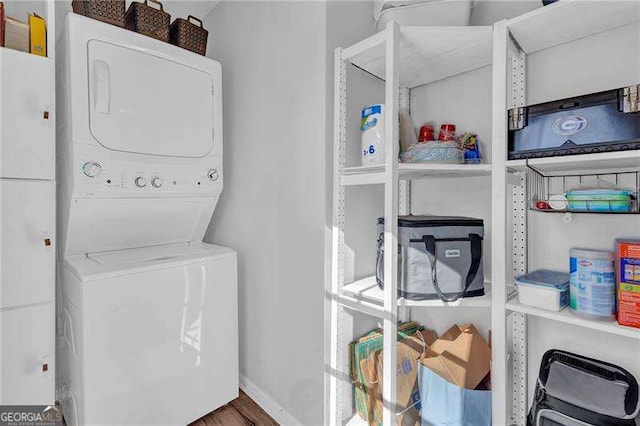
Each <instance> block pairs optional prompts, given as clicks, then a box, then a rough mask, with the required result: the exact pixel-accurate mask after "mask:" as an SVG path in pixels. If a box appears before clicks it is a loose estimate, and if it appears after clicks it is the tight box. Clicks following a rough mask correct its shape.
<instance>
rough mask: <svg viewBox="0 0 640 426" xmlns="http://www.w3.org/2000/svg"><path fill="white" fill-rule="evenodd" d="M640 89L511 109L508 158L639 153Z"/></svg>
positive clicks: (610, 91) (624, 89) (608, 92)
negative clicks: (622, 152) (635, 150)
mask: <svg viewBox="0 0 640 426" xmlns="http://www.w3.org/2000/svg"><path fill="white" fill-rule="evenodd" d="M638 87H639V86H630V87H625V88H621V89H615V90H608V91H605V92H599V93H593V94H590V95H584V96H577V97H574V98H569V99H563V100H559V101H553V102H547V103H543V104H538V105H531V106H528V107H522V108H515V109H512V110H509V113H508V122H509V153H508V154H509V155H508V158H509V159H510V160H519V159H527V158H539V157H554V156H561V155H574V154H588V153H595V152H607V151H626V150H632V149H640V114H639V113H638V111H639V102H638V100H639V99H638Z"/></svg>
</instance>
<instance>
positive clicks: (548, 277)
mask: <svg viewBox="0 0 640 426" xmlns="http://www.w3.org/2000/svg"><path fill="white" fill-rule="evenodd" d="M516 284H523V285H535V286H542V287H553V288H556V289H559V290H564V289H565V288H567V287H568V286H569V274H568V273H566V272H557V271H550V270H548V269H538V270H537V271H533V272H530V273H528V274H524V275H521V276H519V277H517V278H516Z"/></svg>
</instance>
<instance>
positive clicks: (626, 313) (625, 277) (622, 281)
mask: <svg viewBox="0 0 640 426" xmlns="http://www.w3.org/2000/svg"><path fill="white" fill-rule="evenodd" d="M616 271H617V273H616V276H617V285H618V323H619V324H620V325H625V326H629V327H637V328H640V240H622V239H621V240H616Z"/></svg>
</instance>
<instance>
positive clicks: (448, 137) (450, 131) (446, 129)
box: [438, 124, 456, 141]
mask: <svg viewBox="0 0 640 426" xmlns="http://www.w3.org/2000/svg"><path fill="white" fill-rule="evenodd" d="M438 140H440V141H454V140H456V125H455V124H443V125H442V126H440V134H439V135H438Z"/></svg>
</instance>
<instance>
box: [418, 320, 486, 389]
mask: <svg viewBox="0 0 640 426" xmlns="http://www.w3.org/2000/svg"><path fill="white" fill-rule="evenodd" d="M420 362H421V363H422V364H423V365H425V366H426V367H427V368H429V369H430V370H431V371H433V372H434V373H436V374H438V375H439V376H440V377H442V378H444V379H445V380H447V381H448V382H450V383H453V384H455V385H457V386H459V387H461V388H465V389H476V387H477V386H478V385H479V384H480V383H481V382H482V381H483V379H484V378H485V377H486V376H487V374H488V373H489V371H490V370H491V348H490V347H489V345H488V344H487V342H486V341H485V340H484V339H483V338H482V336H481V335H480V333H479V332H478V330H477V329H476V328H475V327H474V326H473V325H472V324H466V325H462V326H458V325H454V326H453V327H451V328H450V329H449V330H447V332H446V333H444V334H443V335H442V336H441V337H440V338H439V339H438V340H436V341H435V342H433V344H431V345H430V346H429V348H428V349H427V350H426V352H425V354H424V356H423V358H422V359H421V360H420Z"/></svg>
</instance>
